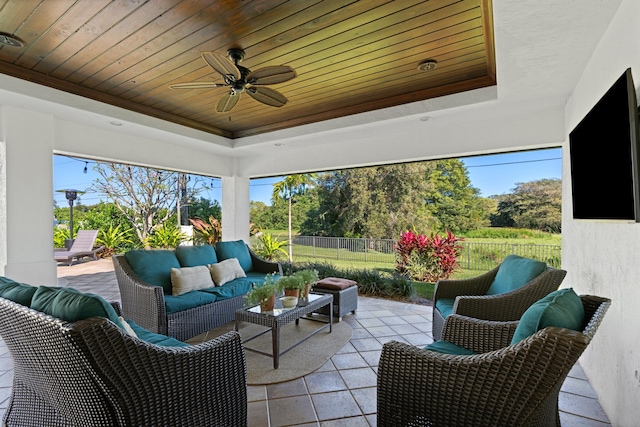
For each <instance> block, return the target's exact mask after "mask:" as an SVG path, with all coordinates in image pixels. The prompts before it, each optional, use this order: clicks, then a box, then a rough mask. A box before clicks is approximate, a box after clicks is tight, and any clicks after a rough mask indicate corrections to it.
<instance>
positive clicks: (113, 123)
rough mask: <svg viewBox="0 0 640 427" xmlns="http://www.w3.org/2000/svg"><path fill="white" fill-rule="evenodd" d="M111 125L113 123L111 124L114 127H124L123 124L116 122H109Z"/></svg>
mask: <svg viewBox="0 0 640 427" xmlns="http://www.w3.org/2000/svg"><path fill="white" fill-rule="evenodd" d="M109 123H111V124H112V125H114V126H122V123H120V122H116V121H113V122H109Z"/></svg>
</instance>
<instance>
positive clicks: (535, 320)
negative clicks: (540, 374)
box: [511, 288, 584, 344]
mask: <svg viewBox="0 0 640 427" xmlns="http://www.w3.org/2000/svg"><path fill="white" fill-rule="evenodd" d="M583 322H584V306H583V305H582V300H581V299H580V297H579V296H578V295H577V294H576V293H575V292H574V291H573V289H572V288H567V289H559V290H557V291H554V292H551V293H550V294H549V295H547V296H546V297H544V298H542V299H540V300H538V301H536V302H535V303H533V304H532V305H531V307H529V308H528V309H527V311H525V312H524V314H523V315H522V317H521V318H520V323H518V326H517V327H516V330H515V333H514V334H513V339H512V340H511V344H515V343H517V342H520V341H522V340H523V339H525V338H527V337H529V336H531V335H533V334H535V333H536V332H538V331H539V330H540V329H544V328H546V327H549V326H555V327H558V328H566V329H573V330H574V331H581V330H582V323H583Z"/></svg>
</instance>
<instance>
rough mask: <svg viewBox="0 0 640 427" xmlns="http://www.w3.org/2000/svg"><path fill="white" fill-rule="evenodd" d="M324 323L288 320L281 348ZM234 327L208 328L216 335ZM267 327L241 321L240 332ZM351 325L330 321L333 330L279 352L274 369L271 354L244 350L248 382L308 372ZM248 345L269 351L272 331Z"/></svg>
mask: <svg viewBox="0 0 640 427" xmlns="http://www.w3.org/2000/svg"><path fill="white" fill-rule="evenodd" d="M322 325H324V323H320V322H314V321H310V320H305V319H304V318H302V319H300V324H299V325H296V324H295V322H291V323H289V324H288V325H285V326H284V327H283V328H282V329H281V330H280V349H287V348H289V347H290V346H291V344H292V343H295V342H298V341H299V340H300V339H301V337H305V336H307V335H308V334H309V333H310V332H312V331H313V330H314V329H317V328H319V327H322ZM233 328H234V322H230V323H227V324H225V325H223V326H220V327H219V328H216V329H214V330H213V331H210V335H209V336H219V335H221V334H223V333H225V332H227V331H231V330H233ZM265 329H267V328H265V327H264V326H259V325H253V324H251V323H247V322H242V323H241V325H240V331H239V332H240V335H241V336H242V338H243V339H245V338H247V337H252V336H254V335H256V334H257V333H260V331H263V330H265ZM351 334H352V329H351V326H349V324H348V323H346V322H339V323H334V324H333V331H332V332H331V333H329V328H327V329H325V330H323V331H320V332H318V333H317V334H316V335H314V336H312V337H310V338H309V339H307V340H306V341H304V342H303V343H302V344H299V345H298V346H296V347H294V348H293V349H291V350H289V351H288V352H286V353H285V354H283V355H281V356H280V367H279V368H278V369H273V358H272V357H269V356H264V355H262V354H258V353H254V352H252V351H245V354H246V358H247V384H248V385H265V384H275V383H281V382H285V381H291V380H294V379H296V378H300V377H302V376H304V375H307V374H310V373H311V372H313V371H315V370H316V369H318V368H320V367H321V366H322V365H324V364H325V363H326V362H327V360H329V359H330V358H331V356H333V355H334V354H335V353H336V352H337V351H338V350H340V349H341V348H342V347H344V346H345V344H347V343H348V342H349V340H350V339H351ZM247 346H249V347H251V348H256V349H259V350H261V351H266V352H268V353H271V351H272V347H271V331H269V332H267V333H266V334H264V335H262V336H260V337H258V338H256V339H254V340H251V341H249V342H248V343H247Z"/></svg>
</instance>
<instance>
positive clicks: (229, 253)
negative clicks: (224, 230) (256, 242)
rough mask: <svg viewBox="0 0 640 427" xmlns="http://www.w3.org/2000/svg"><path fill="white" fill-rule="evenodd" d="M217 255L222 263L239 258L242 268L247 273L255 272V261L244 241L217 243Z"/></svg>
mask: <svg viewBox="0 0 640 427" xmlns="http://www.w3.org/2000/svg"><path fill="white" fill-rule="evenodd" d="M216 255H217V256H218V261H222V260H225V259H229V258H237V259H238V262H239V263H240V266H241V267H242V269H243V270H244V272H245V273H248V272H250V271H251V270H253V261H251V254H250V253H249V248H248V247H247V244H246V243H245V242H244V240H236V241H234V242H218V243H216Z"/></svg>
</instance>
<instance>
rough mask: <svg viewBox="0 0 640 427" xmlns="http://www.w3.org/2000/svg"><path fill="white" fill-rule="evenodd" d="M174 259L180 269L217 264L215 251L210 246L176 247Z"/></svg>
mask: <svg viewBox="0 0 640 427" xmlns="http://www.w3.org/2000/svg"><path fill="white" fill-rule="evenodd" d="M176 258H178V262H179V263H180V265H181V266H182V267H198V266H201V265H209V264H216V263H217V262H218V257H217V256H216V251H215V249H213V246H211V245H201V246H178V247H177V248H176Z"/></svg>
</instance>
